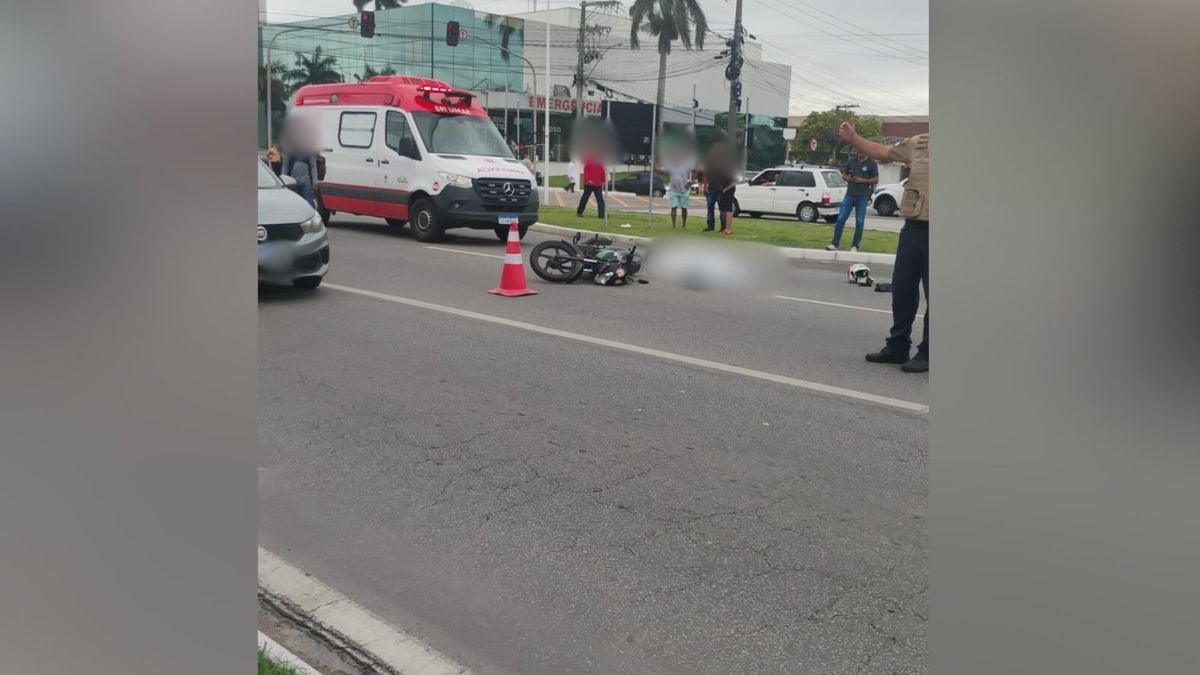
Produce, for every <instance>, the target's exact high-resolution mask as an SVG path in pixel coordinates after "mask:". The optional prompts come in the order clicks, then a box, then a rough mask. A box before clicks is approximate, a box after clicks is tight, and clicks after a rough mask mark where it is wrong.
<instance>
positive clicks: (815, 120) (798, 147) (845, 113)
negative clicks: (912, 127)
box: [789, 109, 883, 164]
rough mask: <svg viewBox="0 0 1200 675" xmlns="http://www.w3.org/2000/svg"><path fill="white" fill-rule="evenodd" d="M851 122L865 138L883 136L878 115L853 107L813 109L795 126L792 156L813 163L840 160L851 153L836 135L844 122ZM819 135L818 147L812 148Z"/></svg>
mask: <svg viewBox="0 0 1200 675" xmlns="http://www.w3.org/2000/svg"><path fill="white" fill-rule="evenodd" d="M847 121H848V122H850V123H852V124H853V125H854V128H855V129H857V130H858V133H859V135H861V136H862V137H863V138H869V139H871V140H874V141H879V140H882V139H883V122H881V121H880V120H879V118H878V117H868V116H863V117H860V116H859V115H856V114H855V113H854V111H852V110H839V109H834V110H823V111H820V112H813V113H810V114H809V115H808V117H806V118H805V119H804V122H803V123H802V124H801V125H800V127H799V128H797V129H796V137H795V138H794V139H792V142H791V152H790V153H789V157H790V158H791V159H792V160H794V161H800V162H812V163H814V164H817V163H821V162H829V161H832V162H834V163H836V162H838V161H841V160H842V159H845V158H846V157H848V156H849V153H850V149H849V146H847V145H846V144H845V143H842V142H840V141H839V140H838V138H837V128H838V125H839V124H841V123H842V122H847ZM814 138H815V139H817V149H816V151H815V152H814V151H813V150H811V149H810V148H809V142H810V141H812V139H814Z"/></svg>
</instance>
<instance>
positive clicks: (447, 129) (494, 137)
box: [412, 111, 512, 159]
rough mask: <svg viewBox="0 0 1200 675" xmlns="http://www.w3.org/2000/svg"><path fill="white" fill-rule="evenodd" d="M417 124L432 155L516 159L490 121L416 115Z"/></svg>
mask: <svg viewBox="0 0 1200 675" xmlns="http://www.w3.org/2000/svg"><path fill="white" fill-rule="evenodd" d="M412 116H413V121H414V122H416V124H417V131H418V132H420V134H421V140H422V141H424V142H425V147H426V148H428V149H429V151H430V152H435V153H438V154H448V155H481V156H484V157H504V158H507V159H511V158H512V152H511V151H510V150H509V148H508V144H507V143H505V142H504V139H503V138H501V137H500V132H499V131H498V130H497V129H496V125H495V124H493V123H492V120H491V118H490V117H479V116H477V115H439V114H436V113H430V112H423V111H422V112H414V113H413V114H412Z"/></svg>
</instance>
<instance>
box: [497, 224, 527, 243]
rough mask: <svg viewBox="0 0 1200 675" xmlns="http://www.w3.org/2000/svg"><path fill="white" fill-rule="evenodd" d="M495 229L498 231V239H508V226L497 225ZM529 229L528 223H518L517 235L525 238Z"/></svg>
mask: <svg viewBox="0 0 1200 675" xmlns="http://www.w3.org/2000/svg"><path fill="white" fill-rule="evenodd" d="M494 231H495V233H496V238H497V239H499V240H500V241H508V228H507V227H497V228H496V229H495V230H494ZM528 231H529V226H528V225H518V226H517V237H519V238H521V239H524V238H525V233H526V232H528Z"/></svg>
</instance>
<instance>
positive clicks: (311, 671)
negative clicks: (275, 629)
mask: <svg viewBox="0 0 1200 675" xmlns="http://www.w3.org/2000/svg"><path fill="white" fill-rule="evenodd" d="M258 648H259V649H261V650H263V651H264V652H266V654H267V656H269V657H271V660H272V661H275V662H276V663H282V664H283V665H285V666H288V667H290V668H291V669H292V670H294V671H296V672H297V673H298V675H321V673H320V672H318V671H317V669H316V668H313V667H312V666H310V665H308V664H307V663H305V662H304V659H301V658H300V657H299V656H296V655H295V654H293V653H291V652H290V651H288V649H287V648H286V647H284V646H283V645H281V644H279V643H278V642H276V641H274V640H272V639H271V637H270V636H269V635H266V634H265V633H263V632H262V631H261V630H260V631H258Z"/></svg>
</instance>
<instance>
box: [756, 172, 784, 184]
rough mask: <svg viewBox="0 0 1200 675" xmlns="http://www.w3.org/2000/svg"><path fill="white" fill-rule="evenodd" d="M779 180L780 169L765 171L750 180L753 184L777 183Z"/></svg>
mask: <svg viewBox="0 0 1200 675" xmlns="http://www.w3.org/2000/svg"><path fill="white" fill-rule="evenodd" d="M778 180H779V172H778V171H764V172H762V173H760V174H758V176H757V177H756V178H755V179H754V180H753V181H751V182H750V184H751V185H763V184H767V183H769V184H772V185H773V184H775V183H776V182H777V181H778Z"/></svg>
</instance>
